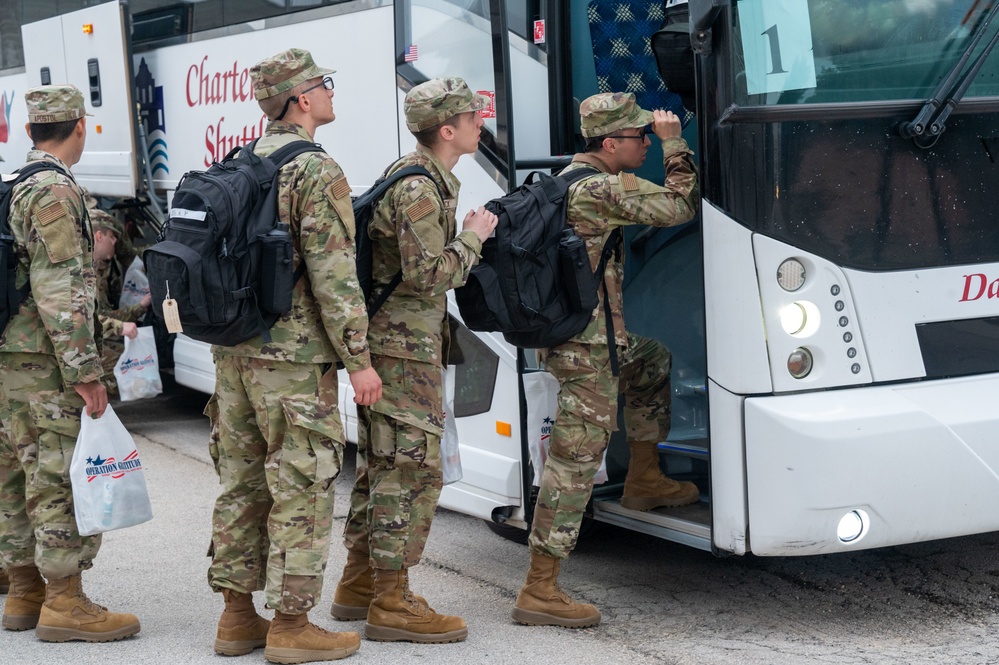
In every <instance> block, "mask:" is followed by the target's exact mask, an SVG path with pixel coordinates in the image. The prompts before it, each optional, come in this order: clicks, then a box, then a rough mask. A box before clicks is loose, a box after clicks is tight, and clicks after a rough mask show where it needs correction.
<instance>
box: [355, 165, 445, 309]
mask: <svg viewBox="0 0 999 665" xmlns="http://www.w3.org/2000/svg"><path fill="white" fill-rule="evenodd" d="M391 168H392V166H389V168H388V169H385V172H384V173H382V176H381V177H380V178H379V179H378V180H376V181H375V184H373V185H372V186H371V188H370V189H368V191H366V192H365V193H364V194H362V195H361V196H359V197H358V198H357V200H355V201H354V203H353V206H352V207H353V209H354V229H355V233H354V251H355V261H356V263H357V281H358V282H360V284H361V291H363V292H364V302H365V303H367V305H368V318H371V317H372V316H374V314H375V312H377V311H378V310H379V309H380V308H381V306H382V305H384V304H385V301H386V300H388V297H389V296H390V295H392V292H393V291H394V290H395V287H397V286H399V284H400V282H402V271H401V270H400V271H399V272H397V273H396V274H395V275H394V276H393V277H392V281H390V282H389V284H388V286H386V287H385V288H384V289H383V290H382V292H381V293H379V294H378V297H377V298H375V300H374V302H368V301H369V300H370V299H371V286H372V285H371V279H372V278H371V269H372V259H371V238H370V237H369V236H368V227H369V226H370V225H371V218H372V217H374V214H375V208H377V207H378V202H379V201H381V199H382V197H383V196H384V195H385V192H386V191H388V189H389V187H391V186H392V185H394V184H395V183H397V182H399V181H400V180H402V179H403V178H408V177H409V176H412V175H422V176H426V177H427V178H429V179H430V182H432V183H434V185H435V186H436V185H437V182H436V181H435V180H434V178H433V176H432V175H430V172H429V171H427V170H426V169H425V168H423V167H422V166H406V167H404V168H401V169H399V170H398V171H396V172H395V173H393V174H392V175H386V174H387V173H388V171H389V169H391ZM437 193H438V194H439V195H440V197H441V201H442V202H443V200H444V194H443V193H442V192H441V191H440V188H439V187H438V188H437Z"/></svg>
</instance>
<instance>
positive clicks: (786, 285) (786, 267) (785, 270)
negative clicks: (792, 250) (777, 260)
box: [777, 259, 805, 291]
mask: <svg viewBox="0 0 999 665" xmlns="http://www.w3.org/2000/svg"><path fill="white" fill-rule="evenodd" d="M777 283H778V284H780V288H782V289H784V290H785V291H797V290H798V289H800V288H801V286H802V284H804V283H805V266H803V265H802V264H801V261H799V260H798V259H787V260H786V261H784V263H782V264H780V267H778V268H777Z"/></svg>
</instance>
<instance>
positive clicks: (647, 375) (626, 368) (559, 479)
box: [528, 333, 671, 559]
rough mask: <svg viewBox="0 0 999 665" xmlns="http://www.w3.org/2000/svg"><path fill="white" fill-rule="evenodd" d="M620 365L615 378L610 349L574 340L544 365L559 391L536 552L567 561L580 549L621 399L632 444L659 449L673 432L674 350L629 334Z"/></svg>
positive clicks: (534, 531) (534, 535) (534, 536)
mask: <svg viewBox="0 0 999 665" xmlns="http://www.w3.org/2000/svg"><path fill="white" fill-rule="evenodd" d="M618 361H619V363H620V375H619V376H614V375H613V373H612V372H611V366H610V355H609V352H608V348H607V347H606V346H604V345H593V344H577V343H573V342H569V343H566V344H562V345H559V346H557V347H554V348H551V349H548V351H547V357H546V359H545V366H546V368H547V370H548V371H549V372H551V373H552V374H553V375H554V376H555V378H557V379H558V382H559V386H560V389H559V396H558V415H557V416H556V418H555V425H554V426H553V427H552V433H551V439H550V440H549V444H550V447H549V450H548V459H547V460H546V461H545V469H544V474H543V475H542V478H541V487H540V489H539V492H538V503H537V505H536V506H535V508H534V523H533V524H532V527H531V535H530V538H529V541H528V543H529V545H530V547H531V551H532V552H535V553H538V554H545V555H547V556H551V557H555V558H557V559H565V558H566V557H568V556H569V553H570V552H572V550H573V549H574V548H575V547H576V539H577V538H578V536H579V525H580V522H581V521H582V519H583V511H584V510H585V508H586V504H587V503H588V502H589V500H590V494H591V492H592V491H593V477H594V476H596V474H597V471H598V470H599V469H600V462H601V460H602V459H603V454H604V450H605V449H606V448H607V444H608V443H609V442H610V436H611V432H612V431H614V430H616V429H617V412H618V408H617V407H618V395H619V394H620V393H623V394H624V425H625V428H626V430H627V434H628V441H629V442H656V443H658V442H660V441H664V440H665V439H666V436H667V435H668V434H669V426H670V378H669V370H670V362H671V357H670V353H669V351H668V350H667V349H666V347H665V346H663V345H662V344H660V343H659V342H657V341H656V340H653V339H648V338H645V337H639V336H638V335H633V334H631V333H628V348H627V349H622V348H621V347H618Z"/></svg>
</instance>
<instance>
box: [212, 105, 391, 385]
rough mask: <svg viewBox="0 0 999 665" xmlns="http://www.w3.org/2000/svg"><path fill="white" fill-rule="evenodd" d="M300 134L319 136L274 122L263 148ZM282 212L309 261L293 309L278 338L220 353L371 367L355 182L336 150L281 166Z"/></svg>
mask: <svg viewBox="0 0 999 665" xmlns="http://www.w3.org/2000/svg"><path fill="white" fill-rule="evenodd" d="M299 139H305V140H306V141H311V139H310V138H309V135H308V134H307V133H306V131H305V130H304V129H303V128H302V127H300V126H299V125H296V124H294V123H290V122H287V121H273V122H271V123H270V124H269V125H267V130H266V131H265V132H264V136H263V137H262V138H261V139H260V142H259V143H257V148H256V152H257V154H260V155H269V154H271V153H272V152H274V151H275V150H277V149H278V148H280V147H281V146H283V145H286V144H288V143H290V142H292V141H297V140H299ZM278 216H279V219H280V220H281V221H282V222H284V223H286V224H288V227H289V229H290V232H291V236H292V242H293V245H294V249H295V251H294V257H293V262H294V265H293V269H297V268H298V265H299V264H300V263H301V262H302V261H305V268H306V269H305V274H304V275H303V276H302V278H301V279H300V280H298V282H297V283H296V284H295V287H294V290H293V292H292V300H291V311H289V312H288V313H287V314H285V315H284V316H282V317H281V318H280V319H278V321H277V323H275V324H274V326H273V327H272V328H271V329H270V333H271V341H270V342H267V343H265V342H264V341H263V340H262V339H261V338H259V337H256V338H254V339H251V340H249V341H247V342H244V343H242V344H238V345H236V346H231V347H223V346H215V347H213V351H214V353H215V354H216V356H243V357H248V358H266V359H269V360H280V361H286V362H300V363H318V364H324V363H330V362H334V361H336V359H337V358H339V359H340V360H342V361H343V364H344V366H345V367H346V368H347V371H348V372H354V371H357V370H361V369H367V368H368V367H370V366H371V359H370V357H369V355H368V343H367V339H366V337H367V332H368V317H367V312H366V310H365V308H364V296H363V295H362V293H361V287H360V284H359V283H358V281H357V270H356V268H355V267H354V211H353V208H351V202H350V186H349V185H348V184H347V178H346V176H344V174H343V171H341V170H340V166H339V165H338V164H337V163H336V162H335V161H333V158H332V157H330V156H329V155H326V154H324V153H320V152H312V153H305V154H302V155H299V156H298V157H296V158H295V159H294V160H292V161H291V162H289V163H288V164H286V165H285V166H284V167H283V168H282V169H281V172H280V173H279V175H278Z"/></svg>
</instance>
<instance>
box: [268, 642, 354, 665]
mask: <svg viewBox="0 0 999 665" xmlns="http://www.w3.org/2000/svg"><path fill="white" fill-rule="evenodd" d="M358 648H360V645H359V644H357V645H353V646H349V647H344V648H341V649H317V650H313V649H292V648H289V647H266V648H264V659H265V660H267V661H269V662H271V663H281V664H282V665H288V664H291V663H314V662H317V661H323V660H340V659H341V658H346V657H347V656H349V655H351V654H352V653H354V652H355V651H357V650H358Z"/></svg>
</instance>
